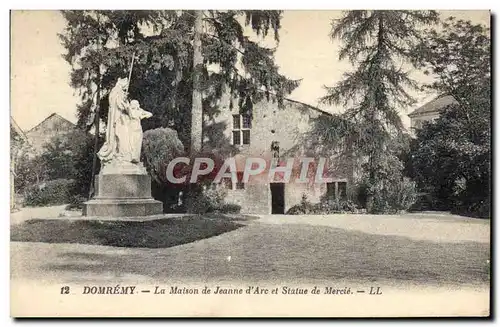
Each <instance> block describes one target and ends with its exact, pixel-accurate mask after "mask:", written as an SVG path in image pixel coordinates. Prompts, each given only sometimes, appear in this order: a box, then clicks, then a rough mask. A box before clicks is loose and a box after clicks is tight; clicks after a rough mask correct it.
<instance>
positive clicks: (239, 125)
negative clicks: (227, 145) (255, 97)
mask: <svg viewBox="0 0 500 327" xmlns="http://www.w3.org/2000/svg"><path fill="white" fill-rule="evenodd" d="M251 128H252V117H250V115H233V144H234V145H243V144H245V145H246V144H250V129H251Z"/></svg>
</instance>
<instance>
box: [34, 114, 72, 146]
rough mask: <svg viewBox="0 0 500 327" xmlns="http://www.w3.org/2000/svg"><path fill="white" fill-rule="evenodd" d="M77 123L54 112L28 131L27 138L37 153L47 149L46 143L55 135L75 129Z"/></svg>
mask: <svg viewBox="0 0 500 327" xmlns="http://www.w3.org/2000/svg"><path fill="white" fill-rule="evenodd" d="M75 128H76V125H75V124H73V123H72V122H70V121H69V120H67V119H66V118H63V117H61V116H60V115H58V114H56V113H53V114H51V115H50V116H48V117H47V118H45V119H44V120H43V121H42V122H40V123H39V124H38V125H36V126H35V127H33V128H32V129H30V130H29V131H28V132H26V136H27V138H28V139H29V140H30V142H31V145H32V147H33V149H34V151H35V153H36V154H37V155H39V154H41V153H43V152H44V151H45V145H47V144H48V143H50V142H51V141H52V138H53V137H54V136H61V135H64V134H67V133H70V132H72V131H74V130H75Z"/></svg>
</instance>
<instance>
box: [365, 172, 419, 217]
mask: <svg viewBox="0 0 500 327" xmlns="http://www.w3.org/2000/svg"><path fill="white" fill-rule="evenodd" d="M416 200H417V188H416V185H415V183H414V182H413V181H411V180H409V179H408V178H404V179H403V180H401V181H398V182H393V183H391V184H389V185H386V186H385V187H384V188H382V189H381V190H379V191H378V192H376V193H375V194H374V196H373V208H372V213H380V214H382V213H398V212H401V211H407V210H409V209H410V207H411V206H412V205H413V204H414V203H415V202H416Z"/></svg>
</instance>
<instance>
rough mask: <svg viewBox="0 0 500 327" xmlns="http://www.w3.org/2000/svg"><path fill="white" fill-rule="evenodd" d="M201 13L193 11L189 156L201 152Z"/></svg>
mask: <svg viewBox="0 0 500 327" xmlns="http://www.w3.org/2000/svg"><path fill="white" fill-rule="evenodd" d="M202 24H203V11H201V10H197V11H195V21H194V42H193V98H192V100H193V104H192V105H193V108H192V111H191V154H192V155H195V154H196V153H198V152H200V151H201V148H202V142H203V139H202V138H203V107H202V96H201V95H202V90H201V73H202V68H203V55H202V52H201V33H202V32H203V30H202V29H203V25H202Z"/></svg>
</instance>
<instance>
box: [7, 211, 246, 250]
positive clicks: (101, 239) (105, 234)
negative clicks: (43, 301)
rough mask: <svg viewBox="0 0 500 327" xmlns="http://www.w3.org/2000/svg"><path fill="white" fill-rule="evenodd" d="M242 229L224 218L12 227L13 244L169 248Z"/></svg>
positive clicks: (43, 222) (68, 222)
mask: <svg viewBox="0 0 500 327" xmlns="http://www.w3.org/2000/svg"><path fill="white" fill-rule="evenodd" d="M242 226H243V225H242V224H241V223H238V222H235V221H233V219H230V218H227V217H226V218H224V217H222V216H211V217H200V216H189V217H179V218H168V219H159V220H151V221H96V220H65V219H32V220H28V221H25V222H23V223H21V224H18V225H14V226H12V228H11V240H12V241H20V242H43V243H79V244H90V245H106V246H117V247H138V248H167V247H171V246H176V245H180V244H185V243H189V242H194V241H197V240H200V239H204V238H208V237H212V236H216V235H219V234H222V233H226V232H229V231H232V230H235V229H237V228H240V227H242Z"/></svg>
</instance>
